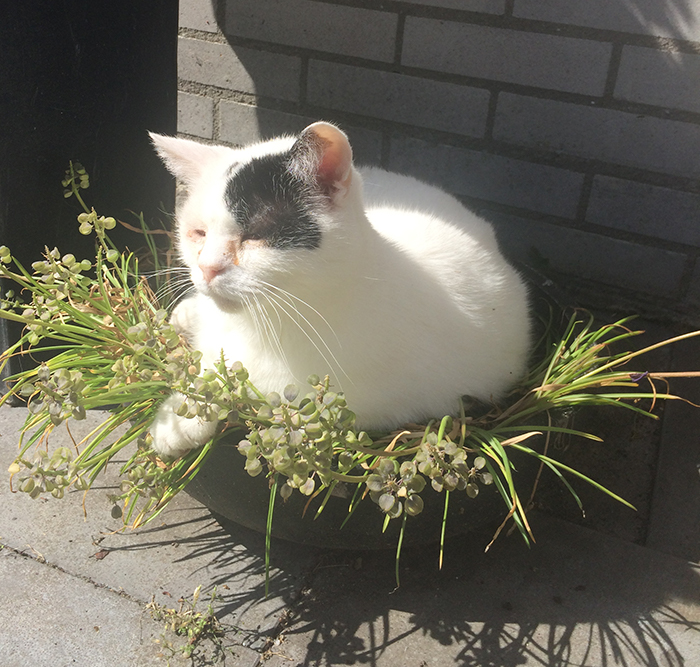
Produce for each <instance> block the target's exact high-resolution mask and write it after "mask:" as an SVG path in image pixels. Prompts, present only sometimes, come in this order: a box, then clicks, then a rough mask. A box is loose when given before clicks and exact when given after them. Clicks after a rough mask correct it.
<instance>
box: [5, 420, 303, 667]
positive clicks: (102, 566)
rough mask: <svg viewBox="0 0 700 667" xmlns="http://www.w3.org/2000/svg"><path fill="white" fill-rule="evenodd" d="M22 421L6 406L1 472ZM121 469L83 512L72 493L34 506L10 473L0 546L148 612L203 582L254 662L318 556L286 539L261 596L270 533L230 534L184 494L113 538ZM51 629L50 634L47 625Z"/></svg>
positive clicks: (60, 437) (99, 485)
mask: <svg viewBox="0 0 700 667" xmlns="http://www.w3.org/2000/svg"><path fill="white" fill-rule="evenodd" d="M26 415H27V412H26V410H24V409H22V408H8V407H3V408H0V471H6V470H7V467H8V466H9V464H10V463H11V462H12V460H13V459H14V458H15V456H16V455H17V442H18V437H19V436H18V430H19V428H20V427H21V425H22V424H23V423H24V419H25V417H26ZM102 418H103V415H102V414H101V413H99V412H92V413H90V414H89V415H88V419H86V420H85V422H78V423H75V424H71V433H72V434H73V437H74V438H76V439H78V438H79V437H81V435H82V434H83V433H87V432H89V430H90V429H92V428H94V427H95V426H96V425H97V424H98V423H99V422H100V421H101V419H102ZM69 445H70V441H69V437H68V434H67V432H66V431H65V429H57V430H56V431H55V432H54V433H53V434H52V436H51V446H52V447H59V446H69ZM116 472H117V465H113V466H110V468H109V469H108V471H107V473H106V475H105V476H104V478H102V477H100V478H99V480H98V481H97V482H96V483H95V485H94V486H93V488H92V489H91V490H90V491H89V492H88V494H87V496H86V498H85V507H86V509H87V516H84V514H83V493H82V492H71V493H67V494H66V496H65V497H64V498H63V499H61V500H56V499H55V498H52V497H50V496H49V497H47V498H39V499H36V500H32V499H31V498H30V497H29V496H28V495H27V494H24V493H12V492H11V491H10V488H9V485H8V484H7V477H9V475H8V476H7V477H5V480H4V481H3V482H2V483H0V506H2V507H3V511H2V513H0V546H3V545H4V546H6V547H8V548H9V549H11V550H13V551H15V552H16V553H18V554H21V555H26V556H27V557H31V558H34V559H36V560H38V561H40V562H41V563H45V564H46V565H47V566H53V567H55V568H59V569H60V570H62V571H64V573H65V576H67V577H73V578H76V579H77V580H84V581H87V582H92V583H93V585H96V586H99V587H101V588H104V589H106V590H110V591H113V592H114V594H115V595H119V594H125V595H127V596H128V597H129V598H130V599H132V600H134V601H135V602H136V603H138V604H140V605H141V606H142V607H143V606H145V605H146V604H147V603H148V602H150V601H151V599H153V598H155V601H156V602H157V603H159V604H161V605H165V606H166V607H171V608H177V607H178V603H177V600H178V599H179V598H181V597H184V598H191V597H192V593H193V591H194V590H195V588H197V587H198V586H201V587H202V596H201V598H200V599H201V600H202V602H201V603H200V606H206V602H207V600H208V594H210V593H212V592H213V591H215V594H216V601H215V604H214V607H215V609H216V611H217V616H218V617H219V618H220V620H221V621H222V623H223V624H224V625H225V626H226V627H227V628H228V632H227V640H228V642H229V644H230V645H234V646H239V647H243V648H248V649H249V650H250V657H251V659H252V657H253V654H254V658H255V660H256V661H257V658H258V654H257V653H255V650H258V649H261V648H262V647H263V646H265V645H266V644H267V642H268V640H269V636H270V635H271V634H272V633H274V631H275V629H276V627H277V625H278V623H279V619H280V618H281V617H282V616H283V615H284V614H285V609H286V605H287V603H288V602H289V601H291V600H293V599H295V598H296V597H297V596H298V594H299V590H300V589H301V586H302V581H303V576H304V572H305V570H306V568H309V567H311V565H310V563H312V562H313V560H314V558H315V551H310V550H308V549H302V548H300V547H296V546H295V545H287V544H284V543H282V544H281V546H280V547H279V548H278V553H279V556H280V558H279V560H278V561H276V562H280V563H284V564H285V565H284V568H283V569H281V568H274V567H273V568H272V569H271V572H270V595H269V597H268V598H267V599H265V559H264V536H262V535H259V534H257V533H254V532H252V531H249V530H247V529H244V528H242V527H239V526H233V527H232V528H231V530H230V531H229V532H227V531H225V530H224V529H223V528H222V527H221V525H219V523H217V521H216V520H215V519H214V518H213V517H212V516H211V514H210V513H209V511H208V510H207V509H206V508H204V507H203V506H202V505H200V504H199V503H198V502H196V501H194V500H193V499H191V498H190V497H189V496H187V495H186V494H184V493H183V494H180V495H178V496H177V497H176V498H175V499H174V500H173V501H172V503H171V504H170V506H169V507H168V508H167V509H166V510H165V511H164V512H163V513H162V514H161V515H160V516H159V517H158V519H157V521H155V522H154V523H153V524H148V525H147V526H145V527H143V528H140V529H139V530H136V531H132V530H130V529H126V530H125V531H123V532H116V531H119V529H120V528H121V527H122V522H121V520H115V519H113V518H112V517H111V514H110V510H111V504H110V502H109V501H108V499H107V494H108V493H110V492H114V490H115V488H116V487H117V485H118V482H117V481H116V480H117V476H116ZM0 474H6V473H0ZM46 629H47V633H49V634H50V633H52V632H53V630H52V626H51V625H50V624H47V625H46ZM46 641H50V637H47V638H46ZM240 664H241V666H242V667H243V665H244V663H240Z"/></svg>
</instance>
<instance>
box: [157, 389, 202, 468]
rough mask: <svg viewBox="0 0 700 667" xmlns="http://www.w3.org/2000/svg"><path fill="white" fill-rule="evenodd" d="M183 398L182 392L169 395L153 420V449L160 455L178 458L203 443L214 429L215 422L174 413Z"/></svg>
mask: <svg viewBox="0 0 700 667" xmlns="http://www.w3.org/2000/svg"><path fill="white" fill-rule="evenodd" d="M183 400H184V396H183V395H182V394H173V395H172V396H169V397H168V398H166V399H165V401H163V404H162V405H161V406H160V408H159V409H158V413H157V414H156V418H155V419H154V420H153V424H152V425H151V436H152V437H153V449H154V450H155V452H156V454H158V456H160V457H168V458H179V457H180V456H182V455H183V454H186V453H187V452H189V451H190V449H195V448H196V447H201V446H202V445H204V444H205V443H206V442H208V441H209V440H210V439H211V438H212V437H213V435H214V433H215V431H216V422H207V421H204V420H203V419H200V418H199V417H193V418H191V419H188V418H187V417H180V416H179V415H177V414H175V411H176V410H177V409H178V408H179V407H180V406H181V405H182V402H183Z"/></svg>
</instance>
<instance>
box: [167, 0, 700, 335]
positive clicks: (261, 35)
mask: <svg viewBox="0 0 700 667" xmlns="http://www.w3.org/2000/svg"><path fill="white" fill-rule="evenodd" d="M180 26H181V27H180V48H179V61H178V67H179V78H180V92H179V131H180V133H182V134H183V135H189V136H192V137H196V138H199V139H204V140H208V141H213V142H219V143H229V144H243V143H246V142H249V141H252V140H256V139H258V138H261V137H270V136H274V135H276V134H279V133H281V132H294V131H298V130H300V129H301V128H303V127H304V126H305V125H306V124H307V123H309V122H312V121H314V120H318V119H326V120H332V121H336V122H338V123H339V124H340V125H341V126H342V127H343V128H344V129H345V130H346V131H347V132H348V134H349V135H350V138H351V141H352V143H353V147H354V150H355V154H356V159H357V161H358V162H362V163H373V164H380V165H382V166H384V167H386V168H388V169H392V170H396V171H402V172H406V173H411V174H414V175H416V176H419V177H422V178H424V179H425V180H428V181H431V182H435V183H438V184H441V185H442V186H443V187H445V188H446V189H448V190H450V191H452V192H454V193H455V194H457V195H458V196H459V197H460V198H461V199H463V201H465V202H466V203H467V204H469V205H470V206H472V207H474V208H476V209H478V210H479V212H480V213H482V214H483V215H484V216H485V217H487V218H488V219H490V220H492V221H493V222H494V224H495V225H496V227H497V229H498V231H499V238H500V240H501V243H502V246H503V247H504V249H505V250H506V251H507V252H508V253H510V254H512V255H513V256H514V257H516V258H521V259H525V260H526V261H529V262H530V263H533V262H534V263H535V264H537V265H539V266H541V267H544V268H545V269H546V270H547V271H550V272H553V275H555V276H557V277H558V278H559V279H561V276H566V277H567V278H566V283H567V285H568V286H569V288H570V289H573V290H574V291H575V292H577V293H578V294H579V295H582V297H581V298H583V299H588V300H593V301H595V300H596V297H599V298H601V299H603V300H604V301H606V302H608V303H612V304H617V305H621V306H622V307H624V308H626V309H630V308H634V309H638V310H641V311H643V312H645V313H650V312H651V313H654V312H656V313H658V314H664V313H669V314H673V315H675V316H678V315H680V316H682V317H685V318H686V319H691V320H695V321H697V320H699V319H700V2H698V1H697V0H635V1H634V2H631V1H630V0H415V1H413V2H404V1H401V0H386V1H384V2H373V1H370V0H335V1H332V0H320V1H317V0H218V4H217V0H180ZM600 295H603V296H602V297H601V296H600Z"/></svg>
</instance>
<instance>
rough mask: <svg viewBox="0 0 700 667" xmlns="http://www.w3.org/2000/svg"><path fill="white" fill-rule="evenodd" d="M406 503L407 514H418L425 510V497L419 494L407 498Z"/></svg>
mask: <svg viewBox="0 0 700 667" xmlns="http://www.w3.org/2000/svg"><path fill="white" fill-rule="evenodd" d="M405 503H406V514H408V515H409V516H416V515H417V514H420V513H421V512H422V511H423V499H422V498H421V497H420V496H419V495H418V494H415V493H414V494H413V495H410V496H409V497H408V498H406V500H405Z"/></svg>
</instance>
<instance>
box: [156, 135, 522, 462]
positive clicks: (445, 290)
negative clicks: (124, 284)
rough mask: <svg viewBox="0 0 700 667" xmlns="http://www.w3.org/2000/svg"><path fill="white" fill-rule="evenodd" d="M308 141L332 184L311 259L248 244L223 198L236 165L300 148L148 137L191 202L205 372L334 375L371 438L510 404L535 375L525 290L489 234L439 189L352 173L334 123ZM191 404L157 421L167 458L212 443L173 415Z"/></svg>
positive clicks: (185, 323)
mask: <svg viewBox="0 0 700 667" xmlns="http://www.w3.org/2000/svg"><path fill="white" fill-rule="evenodd" d="M305 132H311V133H317V134H318V135H319V136H321V137H322V139H323V141H324V145H325V146H326V150H325V152H324V155H322V156H321V157H320V158H319V160H320V162H319V164H321V165H322V168H321V167H319V173H321V171H322V172H323V173H321V176H320V178H322V179H325V181H326V182H328V183H330V184H331V185H332V187H331V188H330V190H329V192H330V194H329V196H328V200H327V202H326V204H325V206H322V207H321V209H322V210H320V211H319V215H318V221H319V225H320V227H321V230H322V238H321V243H320V247H318V248H315V249H282V250H280V249H271V248H267V247H265V245H264V243H261V242H259V241H248V242H244V243H242V244H241V243H239V242H238V241H237V237H238V234H239V230H238V228H237V224H236V221H235V220H234V219H233V216H232V214H231V212H230V211H229V210H228V208H227V207H226V204H225V201H224V188H225V185H226V181H227V174H228V173H230V171H229V169H230V167H231V165H232V164H235V163H244V162H247V161H249V160H251V159H252V158H254V157H260V156H263V155H268V154H273V153H279V152H283V151H286V150H288V149H289V148H290V147H291V146H292V145H293V144H294V141H295V138H293V137H291V138H290V137H287V138H282V139H276V140H273V141H269V142H262V143H258V144H255V145H253V146H249V147H246V148H243V149H233V148H228V147H214V146H204V145H200V144H198V143H195V142H191V141H187V140H182V139H175V138H171V137H161V136H155V135H154V136H153V141H154V143H155V146H156V149H157V150H158V152H159V154H160V155H161V157H162V158H163V160H164V162H165V163H166V165H167V166H168V167H169V169H170V170H171V171H172V172H173V173H174V174H175V175H176V176H177V177H178V178H179V179H181V180H182V181H184V182H185V183H186V185H187V187H188V190H189V196H188V198H187V200H186V201H185V203H184V205H183V206H182V208H181V210H180V211H179V213H178V229H179V247H180V252H181V256H182V258H183V260H184V262H185V263H186V264H187V266H188V267H189V268H190V270H191V277H192V281H193V283H194V285H195V288H196V294H195V295H194V296H192V297H189V298H187V299H186V300H185V301H183V302H182V303H181V304H180V305H179V306H178V307H177V308H176V310H175V312H174V314H173V321H174V322H175V324H176V325H177V326H178V327H180V328H181V329H182V330H184V331H186V332H187V333H188V335H189V337H190V339H191V342H192V344H193V345H194V346H195V347H196V348H197V349H199V350H201V351H202V353H203V355H204V356H203V365H204V366H205V367H206V366H212V365H213V363H214V362H215V360H217V359H218V358H220V355H221V352H222V350H223V353H224V355H225V357H226V359H227V360H228V361H229V362H234V361H241V362H242V363H243V364H244V366H245V367H246V368H247V369H248V370H249V372H250V376H251V380H252V382H253V383H254V384H255V385H256V386H257V387H258V388H259V389H260V390H261V391H263V392H270V391H278V392H281V391H282V390H283V389H284V387H285V386H286V385H288V384H290V383H296V384H297V385H301V386H304V384H305V379H306V377H307V376H308V375H309V374H311V373H316V374H318V375H319V376H321V377H323V376H324V375H325V374H328V375H330V377H331V382H332V384H333V385H334V386H335V387H336V388H337V389H338V390H341V391H343V392H345V395H346V397H347V401H348V406H349V407H350V409H352V410H353V411H354V412H355V413H356V414H357V424H358V426H359V427H360V428H363V429H375V428H376V429H389V428H394V427H397V426H400V425H402V424H404V423H407V422H420V421H422V420H426V419H428V418H431V417H440V416H442V415H444V414H450V413H452V414H455V413H457V412H458V401H459V398H460V396H462V395H464V394H467V395H470V396H473V397H476V398H479V399H481V400H485V401H488V400H493V399H497V398H498V397H499V396H502V395H503V394H504V392H506V391H507V390H508V388H509V387H510V386H511V385H512V384H513V383H514V382H515V381H517V380H518V379H519V377H520V376H521V375H522V373H523V372H524V370H525V368H526V362H527V356H528V349H529V339H530V323H529V315H528V304H527V293H526V288H525V286H524V285H523V282H522V280H521V279H520V277H519V275H518V274H517V272H516V271H515V270H514V269H513V268H512V267H511V266H510V265H509V264H508V263H507V262H506V261H505V260H504V258H503V256H502V255H501V253H500V251H499V249H498V245H497V242H496V238H495V235H494V233H493V230H492V228H491V226H490V225H489V224H488V223H486V222H485V221H483V220H481V219H480V218H478V217H477V216H476V215H474V214H473V213H471V212H470V211H468V210H467V209H465V208H464V207H463V206H462V205H461V204H460V202H458V201H457V200H456V199H455V198H454V197H452V196H450V195H448V194H446V193H445V192H443V191H441V190H439V189H437V188H435V187H432V186H430V185H427V184H425V183H422V182H420V181H417V180H415V179H413V178H410V177H407V176H401V175H398V174H394V173H389V172H386V171H383V170H381V169H375V168H359V169H358V168H356V167H354V166H353V165H352V159H351V150H350V146H349V144H348V142H347V138H346V137H345V135H344V134H343V133H342V132H341V131H340V130H338V129H337V128H335V127H334V126H332V125H329V124H326V123H316V124H314V125H312V126H310V127H309V128H307V129H306V130H305ZM193 230H199V231H200V232H201V231H202V230H203V231H205V232H206V237H205V238H204V239H203V240H202V239H201V235H199V236H198V235H197V233H196V234H195V235H194V237H193V235H192V233H193ZM232 243H233V245H231V244H232ZM232 249H233V250H232ZM234 261H235V262H237V264H236V263H234ZM212 276H213V277H212ZM207 279H209V282H207ZM242 293H244V294H245V295H246V296H245V299H247V302H248V305H247V306H246V305H242V304H241V297H240V295H241V294H242ZM181 401H182V398H181V397H180V396H177V395H175V396H173V397H170V398H169V399H167V400H166V401H165V402H164V404H163V405H162V407H161V409H160V411H159V413H158V416H157V418H156V420H155V422H154V424H153V427H152V431H151V432H152V435H153V438H154V448H155V450H156V451H157V452H158V453H160V454H161V455H164V456H178V455H181V454H183V453H184V452H186V451H187V450H189V449H191V448H193V447H196V446H198V445H201V444H203V443H204V442H206V440H207V439H209V438H210V437H211V436H212V435H213V432H214V428H215V425H214V424H211V423H206V422H202V421H201V420H199V419H198V418H195V419H187V418H183V417H178V416H176V415H175V414H174V410H175V409H177V407H178V406H179V405H180V403H181Z"/></svg>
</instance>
